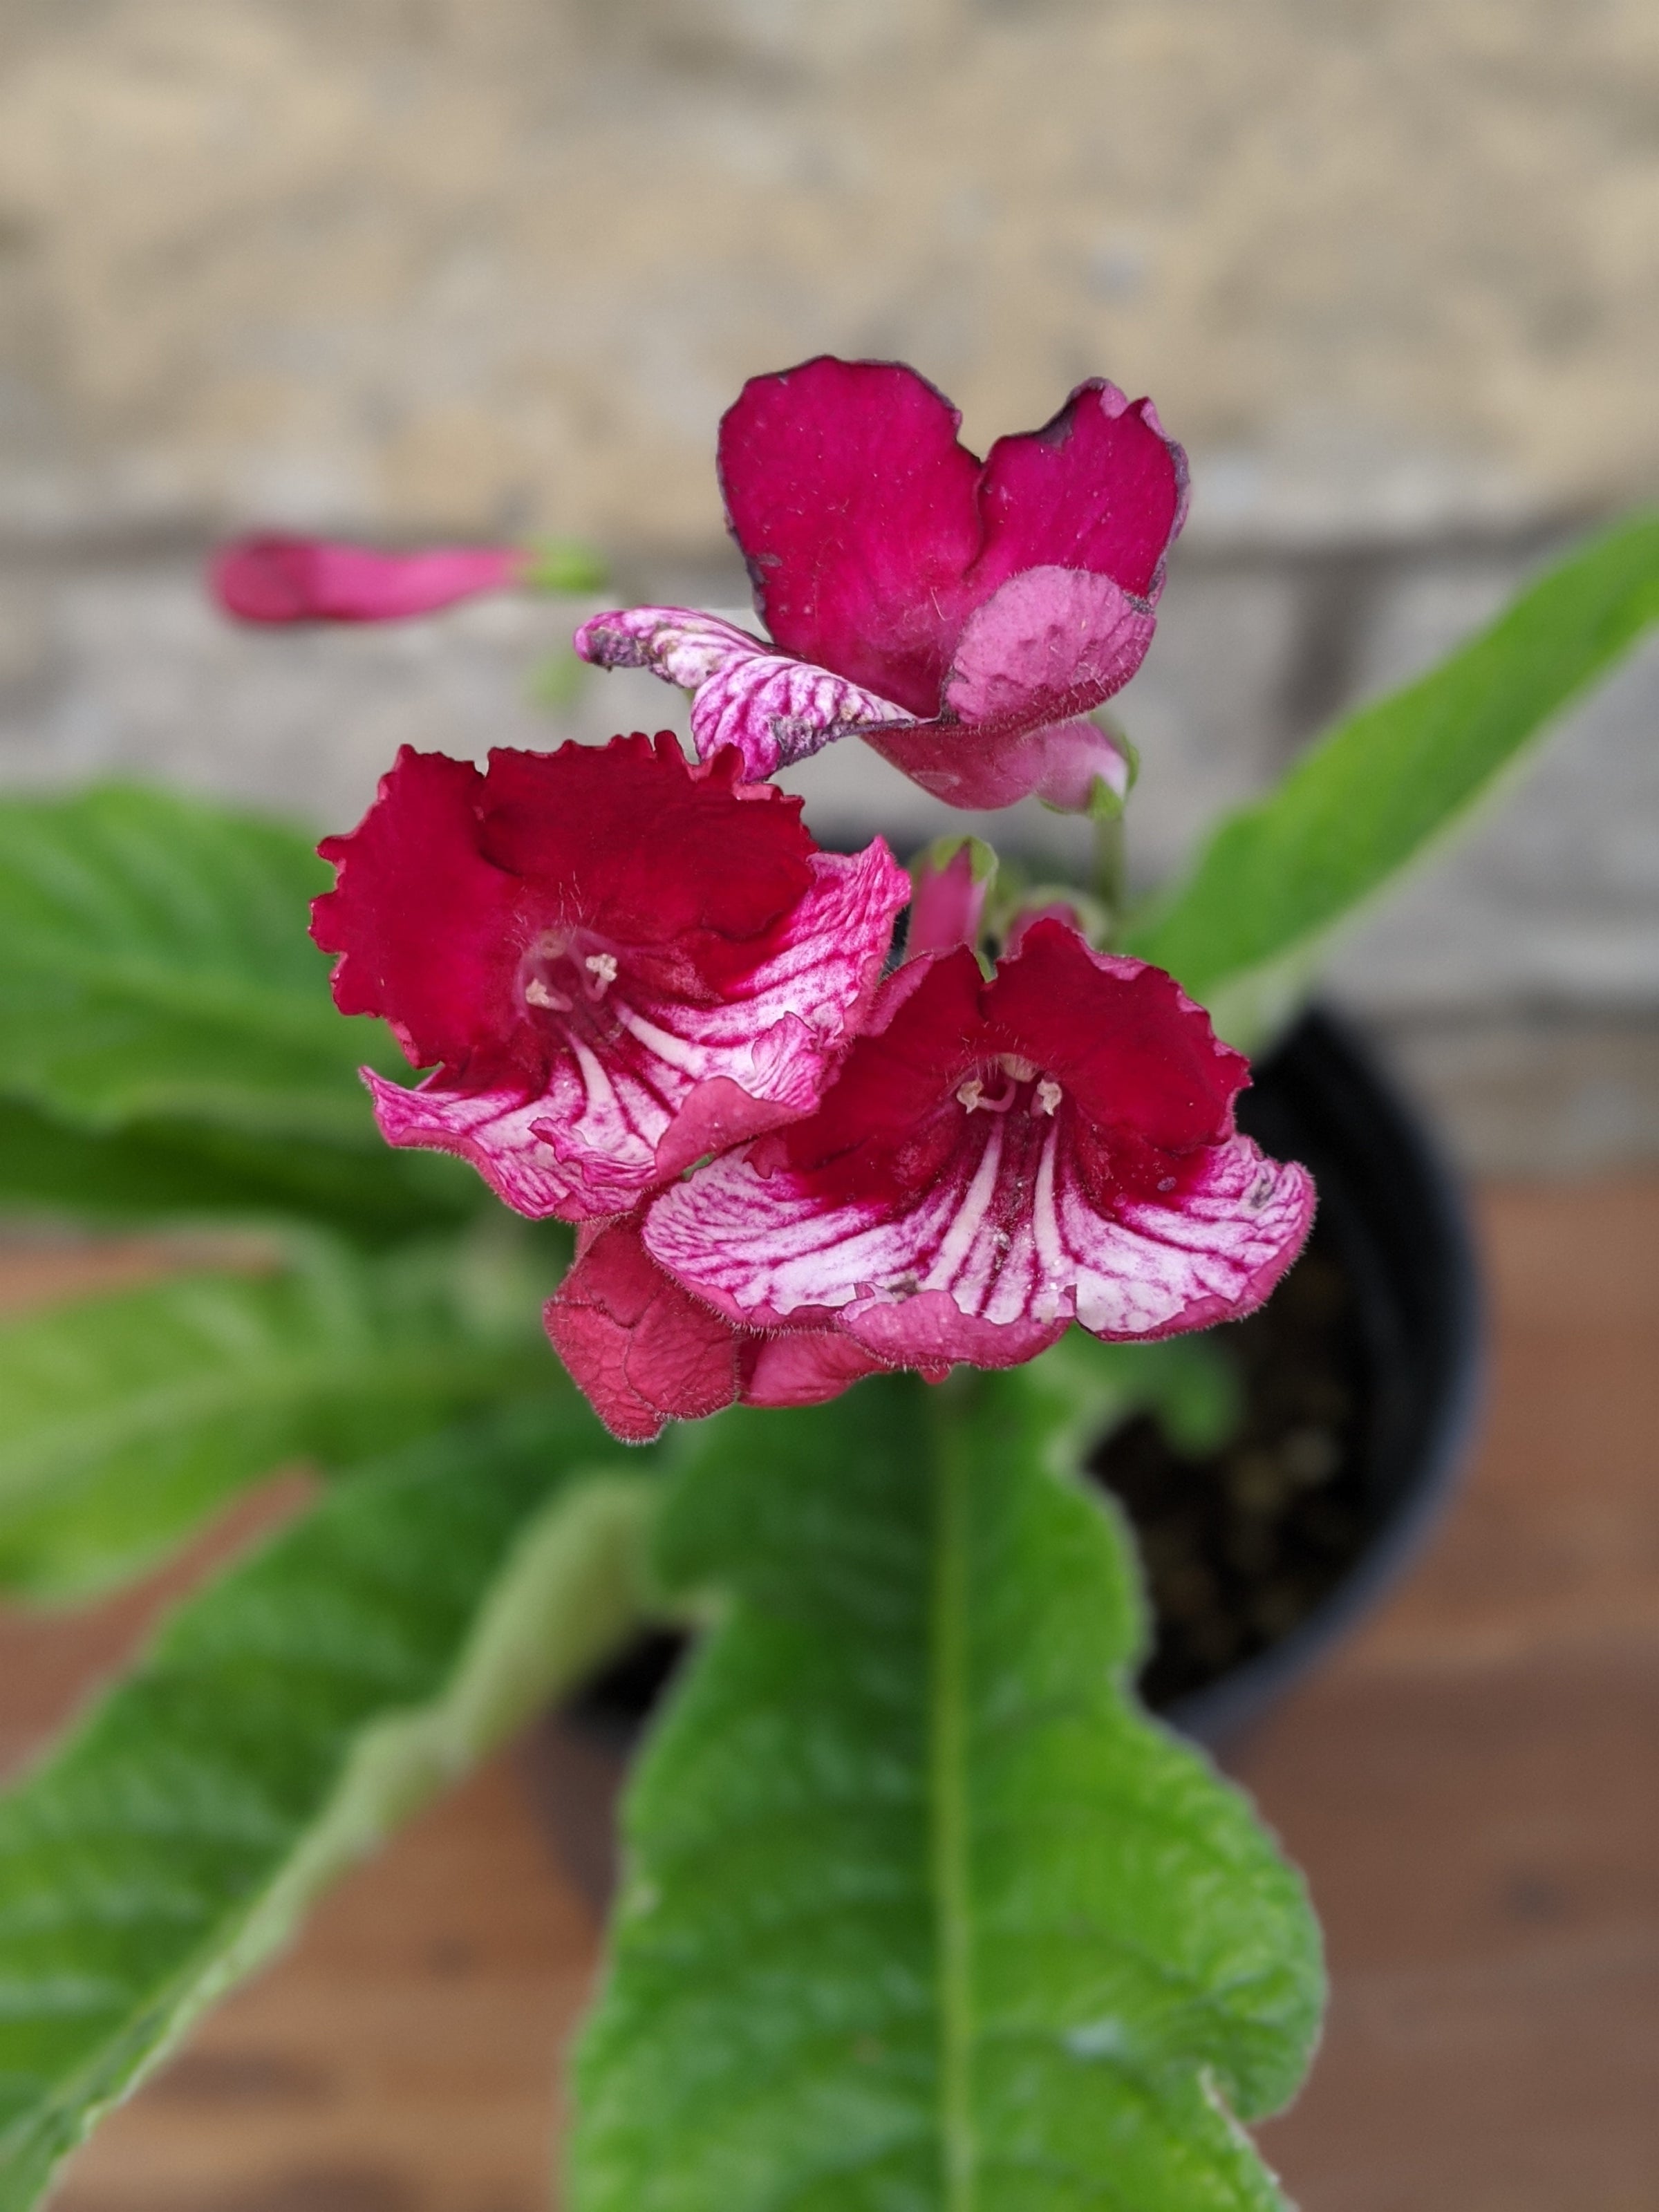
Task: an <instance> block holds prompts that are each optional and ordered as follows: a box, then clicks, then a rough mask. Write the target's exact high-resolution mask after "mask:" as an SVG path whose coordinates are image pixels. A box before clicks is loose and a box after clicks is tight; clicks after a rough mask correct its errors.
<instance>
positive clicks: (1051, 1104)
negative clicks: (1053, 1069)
mask: <svg viewBox="0 0 1659 2212" xmlns="http://www.w3.org/2000/svg"><path fill="white" fill-rule="evenodd" d="M1065 1096H1066V1093H1065V1092H1064V1091H1062V1090H1061V1089H1060V1085H1059V1084H1057V1083H1056V1082H1055V1081H1054V1078H1053V1076H1052V1075H1045V1076H1044V1077H1043V1079H1042V1082H1041V1083H1039V1084H1038V1085H1037V1087H1036V1107H1037V1112H1038V1113H1039V1114H1052V1113H1053V1112H1054V1109H1055V1107H1056V1106H1058V1105H1059V1103H1060V1100H1061V1099H1062V1098H1063V1097H1065Z"/></svg>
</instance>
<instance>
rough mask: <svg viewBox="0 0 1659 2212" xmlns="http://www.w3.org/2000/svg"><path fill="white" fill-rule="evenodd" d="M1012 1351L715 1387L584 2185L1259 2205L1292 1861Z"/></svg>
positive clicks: (792, 2202)
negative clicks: (918, 1367) (877, 1374)
mask: <svg viewBox="0 0 1659 2212" xmlns="http://www.w3.org/2000/svg"><path fill="white" fill-rule="evenodd" d="M1065 1419H1066V1409H1065V1407H1064V1406H1063V1404H1062V1403H1061V1402H1060V1401H1059V1400H1058V1399H1057V1398H1056V1397H1054V1395H1049V1386H1048V1385H1045V1384H1044V1383H1043V1382H1042V1381H1041V1380H1040V1379H1038V1378H1037V1377H1036V1376H1033V1374H1032V1373H1030V1372H1029V1371H1028V1372H1025V1373H1014V1374H1008V1375H1000V1376H983V1377H980V1378H977V1379H976V1380H975V1381H974V1382H973V1383H972V1384H971V1385H970V1386H969V1387H968V1388H966V1389H959V1388H958V1387H957V1384H954V1383H953V1384H951V1385H950V1386H946V1387H945V1389H939V1390H936V1391H933V1390H929V1389H927V1387H926V1386H924V1385H922V1384H921V1383H919V1382H917V1381H915V1378H913V1377H908V1376H903V1377H900V1376H894V1377H884V1378H880V1379H878V1380H875V1381H872V1382H869V1383H864V1384H862V1385H860V1387H859V1389H856V1390H854V1392H852V1393H851V1394H849V1395H848V1396H847V1397H845V1398H843V1399H842V1400H840V1401H837V1402H836V1404H834V1405H833V1406H829V1407H824V1408H823V1409H821V1410H819V1411H817V1412H816V1413H813V1414H811V1416H803V1415H801V1414H799V1413H788V1414H776V1413H738V1414H734V1415H732V1416H729V1417H727V1418H726V1419H725V1420H723V1421H722V1422H721V1424H720V1428H719V1431H718V1434H717V1435H716V1436H715V1437H714V1438H713V1439H711V1441H710V1443H709V1444H708V1448H707V1449H703V1450H702V1451H700V1452H699V1453H698V1454H697V1455H696V1459H695V1461H694V1462H693V1464H692V1466H691V1468H690V1472H689V1473H688V1474H686V1475H685V1476H684V1478H683V1479H682V1480H681V1482H680V1484H679V1486H678V1487H677V1489H676V1491H675V1492H674V1493H673V1494H672V1496H671V1500H670V1502H669V1504H668V1505H667V1507H666V1509H665V1522H664V1526H663V1529H662V1538H663V1545H662V1549H663V1555H664V1564H665V1567H666V1569H667V1570H668V1571H670V1572H671V1573H672V1574H673V1575H675V1576H676V1577H678V1579H679V1580H680V1581H681V1582H683V1583H688V1584H697V1585H704V1586H708V1587H712V1588H713V1589H715V1590H717V1591H719V1592H720V1593H721V1594H722V1595H723V1599H724V1605H725V1611H724V1614H723V1617H722V1619H721V1620H720V1626H718V1627H717V1628H716V1629H715V1630H714V1632H713V1633H712V1635H711V1636H710V1637H709V1638H708V1641H707V1643H706V1644H704V1645H703V1647H702V1649H701V1650H700V1651H699V1652H698V1654H697V1656H696V1658H695V1660H694V1661H693V1662H692V1664H691V1666H690V1672H689V1674H688V1675H687V1677H686V1679H685V1680H684V1683H683V1686H682V1687H681V1689H680V1690H679V1692H678V1695H677V1696H676V1698H675V1699H674V1702H673V1704H672V1705H671V1709H670V1711H668V1712H667V1714H666V1715H665V1718H664V1720H663V1723H662V1724H661V1727H660V1729H659V1732H658V1734H657V1735H656V1737H655V1739H654V1741H653V1743H652V1744H651V1747H650V1748H649V1751H648V1753H647V1757H646V1759H645V1761H644V1764H643V1766H642V1768H641V1771H640V1773H639V1775H638V1778H637V1780H636V1782H635V1786H634V1788H633V1790H632V1792H631V1796H630V1798H629V1806H628V1811H627V1818H626V1829H625V1839H626V1844H627V1861H626V1865H625V1872H624V1883H623V1894H622V1899H621V1905H620V1910H619V1914H618V1918H617V1927H616V1933H615V1955H614V1960H613V1964H612V1966H611V1975H610V1979H609V1983H608V1985H607V1987H606V1989H605V1993H604V1996H603V1997H602V2000H601V2002H600V2006H599V2011H598V2014H597V2015H596V2017H595V2020H594V2021H593V2023H592V2026H591V2027H590V2028H589V2030H588V2032H587V2034H586V2039H585V2040H584V2043H583V2045H582V2048H581V2051H580V2061H579V2064H578V2068H577V2075H576V2087H577V2100H578V2106H579V2124H578V2129H577V2134H576V2138H575V2143H574V2159H573V2182H574V2203H575V2205H576V2206H577V2207H578V2208H579V2212H762V2208H767V2212H772V2208H776V2207H780V2206H783V2205H787V2206H789V2207H790V2208H791V2212H1016V2208H1017V2212H1062V2208H1064V2212H1083V2208H1086V2207H1099V2208H1101V2212H1108V2208H1109V2212H1244V2208H1251V2212H1266V2208H1269V2207H1275V2206H1278V2205H1279V2203H1280V2201H1281V2200H1280V2198H1279V2193H1278V2191H1277V2188H1276V2186H1275V2185H1274V2184H1273V2181H1272V2179H1271V2178H1270V2176H1269V2175H1268V2174H1267V2171H1266V2169H1265V2168H1264V2167H1263V2166H1262V2165H1261V2162H1260V2160H1258V2158H1257V2157H1256V2154H1255V2151H1254V2150H1253V2148H1251V2146H1250V2144H1249V2141H1248V2139H1247V2138H1246V2137H1245V2136H1244V2135H1243V2133H1242V2131H1241V2130H1240V2128H1239V2127H1238V2125H1237V2119H1236V2118H1235V2116H1237V2118H1253V2117H1255V2116H1259V2115H1261V2114H1265V2113H1267V2112H1271V2111H1273V2110H1274V2109H1275V2108H1276V2107H1277V2106H1279V2105H1281V2104H1282V2103H1283V2102H1284V2101H1285V2100H1286V2099H1287V2098H1288V2097H1289V2096H1290V2095H1291V2093H1292V2091H1293V2090H1294V2089H1295V2087H1296V2086H1297V2081H1299V2079H1300V2077H1301V2074H1302V2070H1303V2068H1304V2065H1305V2063H1306V2060H1307V2057H1308V2052H1309V2049H1310V2043H1311V2040H1312V2037H1313V2034H1314V2031H1315V2026H1316V2019H1317V2015H1318V2008H1319V1996H1320V1986H1321V1976H1320V1967H1319V1961H1318V1949H1317V1937H1316V1931H1315V1929H1314V1926H1313V1923H1312V1921H1311V1919H1310V1915H1309V1913H1308V1911H1307V1907H1306V1905H1305V1902H1304V1897H1303V1893H1302V1889H1301V1886H1300V1883H1299V1882H1298V1881H1297V1877H1296V1876H1295V1875H1293V1874H1292V1873H1291V1871H1290V1869H1287V1868H1286V1867H1285V1865H1284V1863H1282V1862H1281V1861H1280V1859H1279V1857H1278V1856H1277V1855H1276V1853H1275V1851H1274V1850H1273V1847H1272V1845H1271V1844H1270V1843H1269V1841H1268V1840H1267V1838H1266V1837H1265V1836H1264V1835H1263V1834H1262V1832H1261V1830H1260V1829H1259V1828H1258V1827H1257V1826H1256V1825H1255V1821H1254V1820H1253V1819H1252V1817H1251V1815H1250V1813H1249V1808H1248V1807H1247V1805H1246V1804H1245V1802H1244V1801H1243V1798H1242V1797H1241V1796H1239V1795H1238V1793H1237V1791H1235V1790H1232V1789H1231V1788H1230V1787H1229V1786H1228V1785H1226V1784H1224V1783H1222V1782H1221V1781H1219V1780H1218V1778H1217V1777H1216V1776H1215V1774H1214V1773H1213V1772H1212V1770H1211V1769H1210V1768H1209V1766H1208V1765H1206V1762H1205V1761H1204V1760H1203V1759H1202V1758H1201V1757H1200V1756H1199V1755H1198V1754H1197V1753H1194V1751H1192V1750H1191V1749H1189V1748H1188V1747H1185V1746H1183V1745H1182V1744H1181V1743H1179V1742H1177V1741H1176V1740H1174V1739H1173V1738H1172V1737H1170V1735H1167V1734H1165V1733H1164V1731H1163V1730H1162V1729H1158V1728H1157V1727H1156V1726H1154V1725H1153V1724H1152V1723H1150V1722H1148V1721H1147V1720H1146V1718H1145V1717H1143V1716H1142V1715H1141V1714H1140V1712H1139V1711H1138V1710H1137V1709H1136V1707H1135V1705H1134V1704H1133V1699H1132V1697H1131V1695H1130V1692H1129V1691H1128V1689H1127V1681H1128V1679H1129V1675H1128V1670H1129V1668H1130V1665H1131V1662H1132V1660H1133V1656H1134V1653H1135V1651H1136V1650H1137V1648H1138V1646H1139V1642H1140V1639H1141V1632H1142V1622H1141V1615H1140V1604H1139V1596H1138V1594H1137V1590H1136V1587H1135V1583H1134V1580H1133V1571H1132V1569H1131V1566H1130V1564H1129V1555H1128V1553H1127V1548H1126V1544H1125V1541H1124V1538H1123V1535H1122V1533H1121V1529H1120V1528H1119V1527H1118V1524H1117V1522H1116V1521H1115V1517H1114V1516H1112V1515H1111V1514H1110V1513H1109V1511H1108V1510H1106V1509H1105V1508H1104V1507H1103V1504H1101V1503H1100V1502H1099V1501H1098V1500H1097V1498H1095V1497H1094V1496H1092V1495H1091V1494H1088V1493H1086V1492H1085V1490H1084V1489H1083V1487H1082V1486H1081V1485H1080V1483H1079V1482H1078V1481H1077V1480H1075V1479H1073V1478H1071V1477H1069V1476H1068V1475H1067V1474H1066V1473H1065V1472H1064V1470H1063V1468H1061V1467H1060V1466H1059V1464H1058V1462H1060V1460H1061V1459H1062V1458H1063V1457H1064V1449H1063V1447H1064V1444H1065Z"/></svg>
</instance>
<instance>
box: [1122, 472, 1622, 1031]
mask: <svg viewBox="0 0 1659 2212" xmlns="http://www.w3.org/2000/svg"><path fill="white" fill-rule="evenodd" d="M1656 620H1659V515H1655V514H1651V513H1650V514H1644V515H1641V516H1638V517H1637V518H1636V519H1635V520H1632V521H1629V522H1626V523H1623V524H1621V525H1620V526H1618V527H1617V528H1616V529H1613V530H1611V531H1608V532H1607V533H1606V534H1605V535H1604V536H1602V537H1601V538H1595V539H1594V540H1592V541H1591V543H1590V544H1589V545H1587V546H1585V547H1583V548H1582V549H1581V550H1578V551H1577V552H1576V553H1574V554H1573V555H1572V556H1571V558H1570V559H1568V560H1567V561H1565V562H1563V563H1562V564H1561V566H1560V567H1559V568H1556V569H1554V570H1553V571H1552V573H1551V574H1548V575H1547V576H1546V577H1545V578H1544V579H1543V580H1542V581H1541V582H1540V583H1538V584H1535V585H1534V586H1532V588H1531V589H1530V590H1528V591H1527V592H1523V593H1522V596H1521V598H1520V599H1517V600H1516V602H1515V604H1514V605H1512V606H1511V607H1510V610H1509V611H1508V612H1507V613H1506V614H1504V616H1503V617H1501V618H1500V619H1499V620H1498V622H1497V623H1494V624H1493V625H1492V628H1491V629H1488V630H1487V631H1486V632H1485V633H1484V635H1481V636H1480V637H1478V638H1476V639H1475V641H1474V643H1473V644H1471V645H1467V646H1465V647H1462V650H1461V651H1460V652H1457V653H1454V654H1453V655H1452V656H1451V658H1450V659H1449V660H1447V661H1444V662H1443V664H1442V665H1440V666H1439V667H1438V668H1437V669H1435V670H1434V671H1432V673H1431V674H1430V675H1427V676H1425V677H1423V678H1420V679H1419V681H1418V682H1416V683H1414V684H1407V687H1406V688H1405V689H1404V690H1401V691H1396V692H1395V693H1393V694H1392V695H1391V696H1389V697H1388V698H1386V699H1382V700H1379V701H1377V702H1376V704H1375V705H1372V706H1370V707H1364V708H1361V709H1360V710H1359V712H1358V714H1351V715H1350V716H1349V717H1348V718H1347V720H1346V721H1344V722H1341V723H1340V724H1339V725H1338V726H1337V727H1336V728H1335V729H1334V731H1333V732H1331V734H1330V735H1329V736H1328V737H1327V738H1325V739H1323V741H1322V743H1321V744H1318V745H1316V747H1315V748H1314V749H1313V750H1311V751H1310V752H1309V753H1307V754H1305V755H1304V757H1302V759H1300V760H1299V761H1298V762H1297V763H1296V765H1295V766H1294V767H1293V768H1292V769H1291V770H1290V772H1289V774H1288V775H1286V776H1285V779H1284V781H1282V782H1281V783H1280V784H1279V787H1278V788H1277V789H1276V790H1274V791H1273V792H1271V793H1268V795H1267V797H1266V798H1265V799H1261V800H1259V801H1258V802H1257V803H1256V804H1255V805H1251V806H1247V807H1245V808H1243V810H1242V811H1239V812H1238V813H1236V814H1234V815H1232V816H1231V817H1228V819H1227V820H1225V822H1223V823H1222V824H1221V826H1220V827H1219V828H1218V829H1217V831H1216V832H1215V834H1214V836H1212V839H1211V841H1210V842H1209V844H1208V846H1207V847H1206V849H1205V851H1204V852H1203V854H1201V856H1200V860H1199V861H1198V864H1197V866H1196V867H1195V869H1194V872H1193V873H1192V874H1191V876H1190V877H1189V878H1188V879H1187V881H1186V883H1185V884H1183V885H1182V887H1181V889H1180V890H1178V891H1177V893H1176V895H1175V896H1173V898H1171V899H1170V900H1169V901H1167V902H1164V903H1163V904H1162V905H1161V906H1160V907H1159V908H1158V909H1157V910H1156V911H1155V912H1153V913H1152V915H1148V916H1147V917H1146V918H1144V919H1142V920H1141V921H1138V922H1137V923H1136V924H1134V925H1133V926H1132V927H1131V928H1130V929H1129V931H1128V933H1127V938H1126V941H1125V945H1124V950H1126V951H1130V952H1133V953H1134V954H1135V955H1136V956H1137V957H1139V958H1140V959H1142V960H1150V961H1152V962H1154V963H1156V964H1157V965H1158V966H1159V967H1160V968H1167V969H1170V971H1171V973H1172V974H1174V975H1176V976H1178V977H1179V978H1180V980H1181V981H1182V983H1183V984H1185V986H1186V987H1187V988H1188V990H1189V991H1190V992H1191V993H1192V994H1193V995H1194V997H1195V998H1197V999H1199V1000H1202V1002H1203V1003H1204V1004H1205V1005H1206V1006H1209V1007H1210V1008H1211V1009H1212V1012H1215V1014H1216V1016H1217V1023H1218V1027H1219V1028H1221V1029H1222V1030H1223V1031H1224V1033H1225V1034H1227V1035H1230V1036H1233V1037H1234V1038H1235V1039H1236V1041H1237V1042H1241V1043H1246V1044H1251V1045H1254V1044H1255V1042H1257V1041H1258V1040H1259V1039H1260V1038H1261V1036H1263V1035H1264V1034H1265V1033H1267V1031H1268V1030H1270V1029H1271V1027H1272V1026H1273V1024H1274V1023H1275V1021H1276V1020H1277V1019H1278V1018H1280V1017H1281V1016H1282V1013H1283V1012H1284V1011H1285V1009H1286V1008H1287V1007H1288V1006H1289V1005H1290V1004H1291V1002H1292V1001H1293V1000H1294V999H1295V998H1297V996H1299V994H1300V993H1301V991H1302V989H1303V988H1304V986H1305V984H1306V982H1307V981H1308V979H1309V977H1310V975H1311V973H1312V970H1313V968H1314V966H1315V965H1316V962H1317V960H1318V957H1319V956H1320V952H1321V950H1322V944H1323V940H1324V939H1325V938H1326V936H1327V935H1328V933H1329V932H1330V931H1331V930H1332V929H1333V928H1334V927H1335V925H1336V924H1338V923H1339V922H1340V921H1343V920H1344V919H1345V918H1346V916H1347V915H1350V914H1351V913H1352V911H1353V909H1354V908H1356V907H1358V905H1359V904H1360V903H1361V902H1363V901H1364V900H1366V899H1368V898H1370V896H1372V894H1373V893H1375V892H1376V890H1379V889H1380V888H1381V886H1382V885H1383V884H1385V883H1386V882H1387V881H1388V880H1389V878H1390V877H1391V876H1393V875H1395V873H1396V872H1398V871H1399V870H1400V869H1401V868H1403V867H1404V866H1406V865H1407V862H1409V861H1410V860H1413V859H1414V858H1415V857H1416V856H1417V855H1418V854H1419V853H1420V852H1421V851H1422V850H1423V849H1424V848H1425V847H1426V846H1427V845H1428V844H1429V843H1430V842H1431V840H1433V839H1434V838H1435V837H1436V836H1438V835H1439V834H1440V833H1441V832H1443V830H1444V829H1447V828H1448V827H1449V825H1450V824H1451V823H1454V822H1455V820H1456V819H1457V818H1458V817H1460V816H1461V815H1462V814H1463V813H1464V812H1465V811H1467V810H1468V807H1469V806H1470V805H1472V804H1473V803H1474V801H1475V800H1476V799H1478V798H1479V797H1480V794H1481V793H1483V792H1485V791H1486V789H1487V788H1488V787H1490V786H1491V784H1492V781H1493V780H1494V779H1495V778H1496V777H1497V776H1498V774H1499V772H1500V771H1501V770H1502V769H1504V768H1505V767H1506V766H1507V765H1508V764H1509V763H1510V762H1511V761H1512V760H1513V759H1514V758H1515V757H1516V754H1517V753H1518V752H1519V751H1520V750H1521V749H1522V746H1523V745H1524V744H1526V743H1527V742H1528V739H1529V738H1533V737H1534V735H1535V734H1536V733H1537V732H1539V731H1540V730H1541V728H1542V727H1543V726H1544V725H1545V724H1546V723H1547V721H1548V720H1550V719H1551V717H1552V716H1553V715H1554V714H1557V713H1558V712H1559V709H1560V708H1562V707H1564V706H1565V704H1566V703H1567V702H1568V701H1569V700H1570V699H1571V697H1572V696H1574V694H1575V693H1577V692H1578V691H1581V690H1583V688H1584V687H1585V686H1586V685H1587V684H1590V683H1591V682H1593V681H1594V679H1595V678H1596V677H1598V676H1600V675H1601V674H1602V673H1603V672H1604V671H1606V670H1607V668H1609V667H1610V666H1611V665H1612V664H1613V662H1614V661H1615V660H1616V659H1618V658H1619V657H1620V654H1621V653H1625V652H1626V651H1627V650H1628V648H1629V647H1631V646H1632V644H1633V643H1634V642H1635V641H1636V640H1637V639H1638V637H1639V636H1640V635H1641V634H1642V632H1643V631H1644V629H1646V628H1647V627H1648V626H1649V624H1650V623H1653V622H1654V621H1656Z"/></svg>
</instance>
